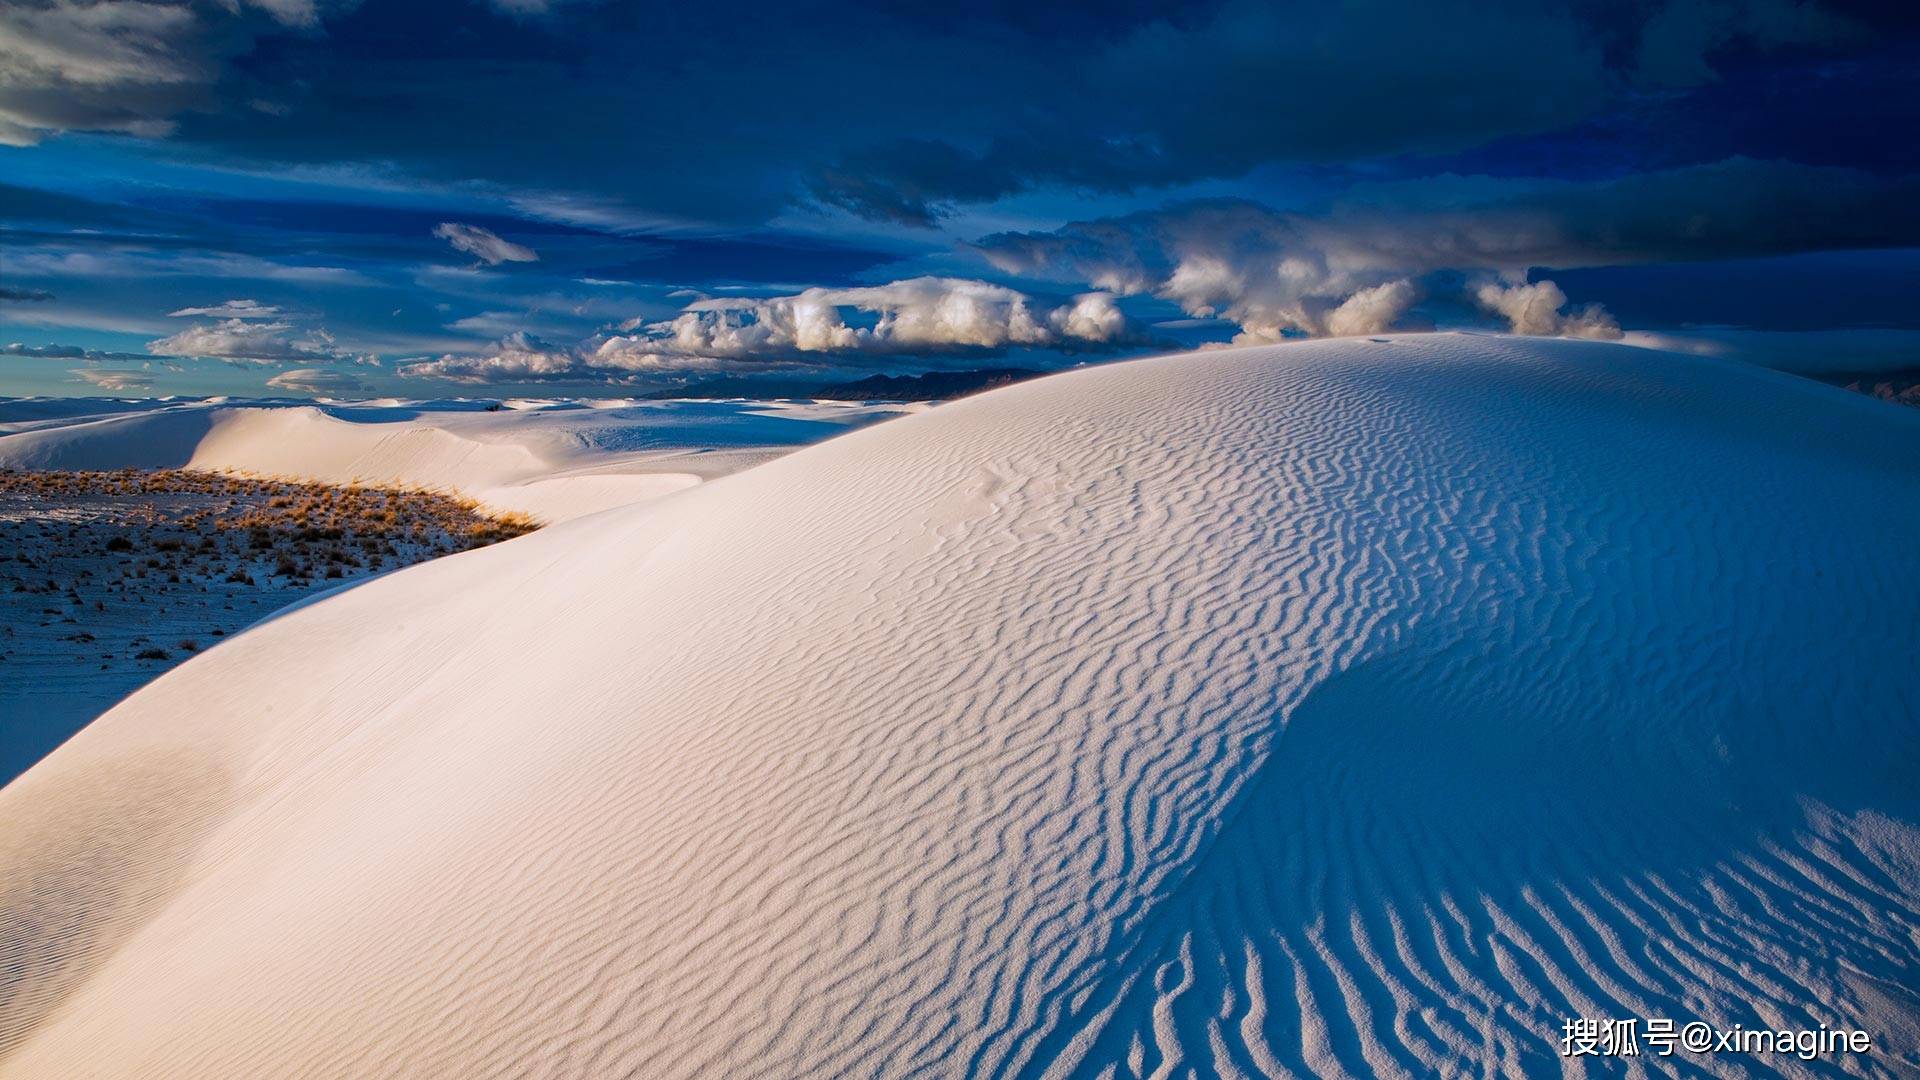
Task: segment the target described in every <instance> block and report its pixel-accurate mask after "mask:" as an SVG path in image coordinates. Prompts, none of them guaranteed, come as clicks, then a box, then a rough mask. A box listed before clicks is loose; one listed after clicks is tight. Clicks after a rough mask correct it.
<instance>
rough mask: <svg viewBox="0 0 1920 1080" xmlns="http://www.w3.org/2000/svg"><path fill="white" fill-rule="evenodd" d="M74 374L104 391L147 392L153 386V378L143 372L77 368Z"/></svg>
mask: <svg viewBox="0 0 1920 1080" xmlns="http://www.w3.org/2000/svg"><path fill="white" fill-rule="evenodd" d="M72 374H73V375H74V376H76V377H78V378H79V379H80V380H81V381H83V382H89V383H92V384H93V385H95V386H97V387H99V388H100V389H102V390H116V391H117V390H145V389H147V388H148V387H150V386H152V385H153V376H151V375H148V374H147V373H146V372H143V371H111V370H108V369H106V368H75V369H74V370H73V372H72Z"/></svg>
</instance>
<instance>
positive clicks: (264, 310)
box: [167, 300, 281, 319]
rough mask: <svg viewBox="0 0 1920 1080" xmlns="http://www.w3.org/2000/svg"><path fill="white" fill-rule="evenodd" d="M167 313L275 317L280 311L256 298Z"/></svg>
mask: <svg viewBox="0 0 1920 1080" xmlns="http://www.w3.org/2000/svg"><path fill="white" fill-rule="evenodd" d="M167 314H168V316H169V317H170V318H175V319H180V318H186V317H188V316H194V315H199V316H205V317H207V318H211V319H277V318H279V317H280V314H281V312H280V309H279V308H277V307H275V306H273V305H272V304H263V303H261V302H260V301H258V300H228V301H226V302H225V303H222V304H213V305H211V306H208V307H188V308H181V309H180V310H179V311H170V312H168V313H167Z"/></svg>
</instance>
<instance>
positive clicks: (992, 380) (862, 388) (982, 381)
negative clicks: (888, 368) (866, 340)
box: [643, 368, 1048, 401]
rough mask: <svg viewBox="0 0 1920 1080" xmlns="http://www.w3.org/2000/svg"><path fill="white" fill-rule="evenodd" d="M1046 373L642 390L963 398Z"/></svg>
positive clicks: (978, 372)
mask: <svg viewBox="0 0 1920 1080" xmlns="http://www.w3.org/2000/svg"><path fill="white" fill-rule="evenodd" d="M1046 374H1048V372H1045V371H1041V370H1038V369H1036V368H975V369H973V370H970V371H929V372H927V373H926V374H924V375H869V376H867V377H866V378H864V379H856V380H854V381H853V382H841V383H815V382H801V381H797V380H791V379H785V380H783V379H715V380H713V381H711V382H704V383H699V384H696V385H694V386H683V387H676V388H674V389H671V390H657V391H655V392H653V393H651V394H646V395H643V396H645V397H647V398H653V399H671V398H828V399H832V400H835V401H937V400H945V399H947V398H957V397H965V396H966V395H968V394H977V393H979V392H980V391H982V390H991V389H993V388H995V387H998V386H1008V385H1011V384H1013V383H1017V382H1025V381H1026V380H1028V379H1035V378H1039V377H1040V376H1042V375H1046Z"/></svg>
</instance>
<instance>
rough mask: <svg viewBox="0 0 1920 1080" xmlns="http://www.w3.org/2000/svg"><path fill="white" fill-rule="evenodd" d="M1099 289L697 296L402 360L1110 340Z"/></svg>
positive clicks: (590, 359)
mask: <svg viewBox="0 0 1920 1080" xmlns="http://www.w3.org/2000/svg"><path fill="white" fill-rule="evenodd" d="M1131 334H1132V330H1131V327H1130V326H1129V324H1128V322H1127V319H1126V316H1125V315H1124V314H1123V313H1122V312H1121V311H1120V309H1119V307H1118V306H1117V305H1115V303H1114V298H1113V297H1112V296H1111V295H1109V294H1106V293H1088V294H1085V295H1082V296H1079V297H1076V298H1074V299H1073V300H1071V301H1069V302H1067V303H1065V304H1060V305H1046V304H1039V303H1036V302H1035V301H1034V299H1033V298H1031V297H1029V296H1027V295H1026V294H1025V293H1022V292H1019V291H1018V290H1015V289H1009V288H1007V287H1005V286H1003V285H994V284H992V283H990V282H985V281H972V280H967V279H961V278H934V277H921V278H910V279H907V280H904V281H895V282H889V283H888V284H885V285H872V286H862V287H858V288H848V289H825V288H814V289H806V290H803V291H801V292H799V293H796V294H794V295H791V296H774V297H765V298H760V299H743V298H735V299H713V298H707V297H702V298H699V299H696V300H694V301H693V302H692V303H690V304H688V305H687V307H686V308H685V309H684V310H682V311H681V312H680V314H678V315H676V316H674V317H673V318H671V319H664V320H658V321H647V320H644V319H635V320H630V321H628V322H627V323H625V324H623V325H622V326H621V332H620V333H616V334H607V335H601V336H598V337H593V338H589V339H587V340H586V341H583V342H581V343H580V344H579V345H578V346H576V347H572V348H565V347H558V346H553V345H548V344H545V343H543V342H540V341H539V340H538V339H536V338H532V337H530V336H529V335H527V334H525V333H520V334H513V335H508V336H507V337H505V338H502V339H501V341H500V342H499V344H498V345H496V346H494V347H493V348H492V349H491V350H489V351H487V352H484V353H480V354H475V355H460V354H448V355H445V356H441V357H439V358H438V359H434V360H425V361H418V362H416V363H413V364H408V365H405V366H403V367H402V368H401V369H400V373H401V374H402V375H408V376H412V377H416V378H443V379H456V380H459V381H465V382H515V381H529V380H537V379H556V378H605V379H616V380H617V379H624V378H630V377H632V376H635V375H640V374H668V373H686V372H696V371H702V372H714V371H737V370H765V369H767V368H775V367H799V366H804V365H818V364H821V363H825V362H829V361H831V360H832V359H835V358H841V357H847V356H867V357H898V356H935V355H940V354H945V353H964V352H967V351H977V350H987V351H992V350H1000V349H1006V348H1013V347H1048V348H1058V349H1094V348H1107V347H1111V346H1113V345H1116V344H1119V343H1122V342H1125V341H1128V340H1132V338H1131Z"/></svg>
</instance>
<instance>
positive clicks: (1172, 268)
mask: <svg viewBox="0 0 1920 1080" xmlns="http://www.w3.org/2000/svg"><path fill="white" fill-rule="evenodd" d="M1915 242H1920V180H1916V179H1914V178H1892V179H1888V178H1880V177H1875V176H1872V175H1869V174H1864V173H1860V172H1856V171H1853V170H1847V169H1832V168H1815V167H1810V166H1801V165H1791V164H1783V163H1763V162H1754V161H1747V160H1742V159H1733V160H1729V161H1726V162H1721V163H1719V164H1715V165H1708V166H1699V167H1695V168H1689V169H1677V170H1672V171H1668V172H1664V173H1652V174H1645V175H1639V176H1632V177H1627V178H1624V179H1620V180H1612V181H1605V182H1590V183H1572V182H1519V181H1501V180H1491V179H1487V178H1484V177H1482V178H1469V177H1443V178H1437V179H1431V180H1426V181H1422V182H1420V183H1419V184H1398V185H1375V186H1372V187H1363V188H1361V189H1358V190H1357V191H1356V192H1355V193H1352V194H1350V195H1349V196H1347V197H1345V198H1343V199H1342V200H1340V201H1337V202H1334V203H1331V204H1329V205H1327V206H1324V207H1321V208H1319V209H1317V210H1313V211H1310V212H1282V211H1277V210H1273V209H1270V208H1268V207H1265V206H1261V205H1258V204H1255V203H1251V202H1246V201H1242V200H1209V201H1201V202H1189V203H1180V204H1175V205H1172V206H1168V207H1165V208H1162V209H1159V210H1154V211H1147V212H1144V213H1139V214H1133V215H1128V216H1125V217H1115V218H1102V219H1099V220H1095V221H1086V222H1076V223H1073V224H1069V225H1067V226H1065V227H1063V228H1061V229H1058V230H1054V231H1050V232H1025V233H1000V234H996V235H993V236H988V237H985V238H983V239H982V240H980V241H979V242H978V243H976V244H975V245H974V247H975V248H976V250H978V251H979V252H980V253H981V254H982V255H983V256H985V258H986V259H987V260H988V261H989V262H991V263H992V264H993V265H994V266H996V267H997V268H999V269H1000V270H1002V271H1004V272H1007V273H1014V274H1023V275H1031V276H1038V277H1045V278H1052V279H1055V280H1066V281H1079V282H1085V283H1087V284H1089V285H1092V286H1093V287H1095V288H1098V289H1103V290H1107V291H1110V292H1114V293H1120V294H1131V293H1152V294H1154V295H1156V296H1160V297H1162V298H1165V299H1167V300H1171V301H1173V302H1174V303H1176V304H1178V305H1179V306H1180V307H1181V308H1182V309H1183V310H1184V311H1186V312H1187V314H1189V315H1192V316H1196V317H1215V316H1218V317H1223V318H1226V319H1230V320H1232V321H1233V322H1235V323H1237V324H1239V326H1240V327H1241V337H1240V340H1242V341H1271V340H1275V339H1277V338H1280V337H1282V336H1287V335H1293V334H1310V335H1322V334H1347V333H1375V332H1378V331H1380V330H1383V329H1386V328H1388V327H1389V326H1390V325H1392V324H1393V323H1394V322H1395V321H1396V320H1398V319H1399V318H1400V317H1401V316H1403V315H1404V314H1405V313H1406V312H1407V311H1408V310H1409V306H1410V305H1411V304H1412V303H1413V302H1414V301H1415V300H1416V298H1417V294H1418V291H1419V289H1420V288H1421V286H1422V284H1423V283H1424V284H1426V285H1427V286H1428V287H1429V288H1430V289H1433V290H1447V291H1449V292H1450V293H1451V294H1452V296H1453V297H1454V298H1455V299H1456V300H1464V301H1465V302H1467V303H1469V304H1472V305H1475V306H1478V307H1483V308H1486V309H1488V310H1491V311H1495V312H1498V313H1500V314H1502V315H1504V316H1506V317H1507V318H1508V319H1509V321H1510V322H1511V323H1513V324H1515V325H1519V324H1520V323H1521V322H1524V323H1525V325H1527V326H1530V327H1532V326H1552V327H1554V328H1555V329H1553V330H1550V331H1548V332H1557V333H1580V334H1586V335H1602V336H1604V335H1609V334H1611V333H1614V332H1616V331H1617V329H1618V328H1617V327H1614V326H1613V325H1612V321H1611V319H1610V318H1608V317H1607V316H1606V315H1605V313H1604V312H1601V311H1598V310H1594V309H1580V310H1579V311H1575V312H1572V313H1570V314H1555V316H1554V317H1553V318H1552V319H1548V318H1547V317H1546V315H1545V314H1544V313H1543V310H1550V311H1553V312H1555V313H1558V312H1559V309H1560V308H1561V307H1562V306H1563V305H1564V304H1565V303H1566V297H1565V296H1564V295H1560V293H1559V290H1558V288H1557V287H1556V286H1551V285H1549V284H1547V283H1541V286H1542V287H1539V288H1535V289H1534V290H1533V291H1531V292H1521V293H1517V294H1514V295H1512V296H1508V295H1507V294H1506V293H1505V292H1497V291H1496V292H1489V293H1487V294H1486V295H1485V296H1482V295H1480V292H1481V290H1480V288H1479V286H1478V285H1477V284H1475V285H1472V286H1470V287H1468V288H1466V289H1465V290H1463V289H1462V286H1461V282H1462V281H1467V282H1479V281H1481V280H1484V279H1485V278H1487V277H1488V276H1489V275H1499V276H1500V277H1501V278H1502V279H1503V280H1504V281H1505V282H1506V286H1505V287H1511V286H1513V285H1515V284H1524V283H1525V282H1526V280H1527V274H1528V271H1529V270H1530V269H1533V268H1543V269H1549V270H1551V269H1563V268H1574V267H1591V266H1609V265H1621V264H1628V263H1637V262H1652V261H1674V260H1689V259H1710V258H1731V257H1741V256H1760V255H1775V254H1785V253H1790V252H1796V251H1809V250H1824V249H1833V248H1846V247H1886V246H1898V245H1905V244H1913V243H1915ZM1449 277H1451V279H1452V281H1451V283H1449V282H1448V281H1447V280H1446V279H1448V278H1449ZM1400 282H1406V285H1405V286H1404V287H1403V286H1401V285H1400V284H1398V283H1400ZM1548 289H1551V296H1554V297H1557V299H1556V300H1555V301H1554V302H1553V303H1551V304H1546V303H1545V301H1546V300H1547V299H1549V298H1550V294H1549V292H1548V291H1547V290H1548ZM1349 305H1351V306H1349ZM1515 312H1517V313H1518V315H1519V319H1516V318H1515ZM1523 332H1527V331H1523Z"/></svg>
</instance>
